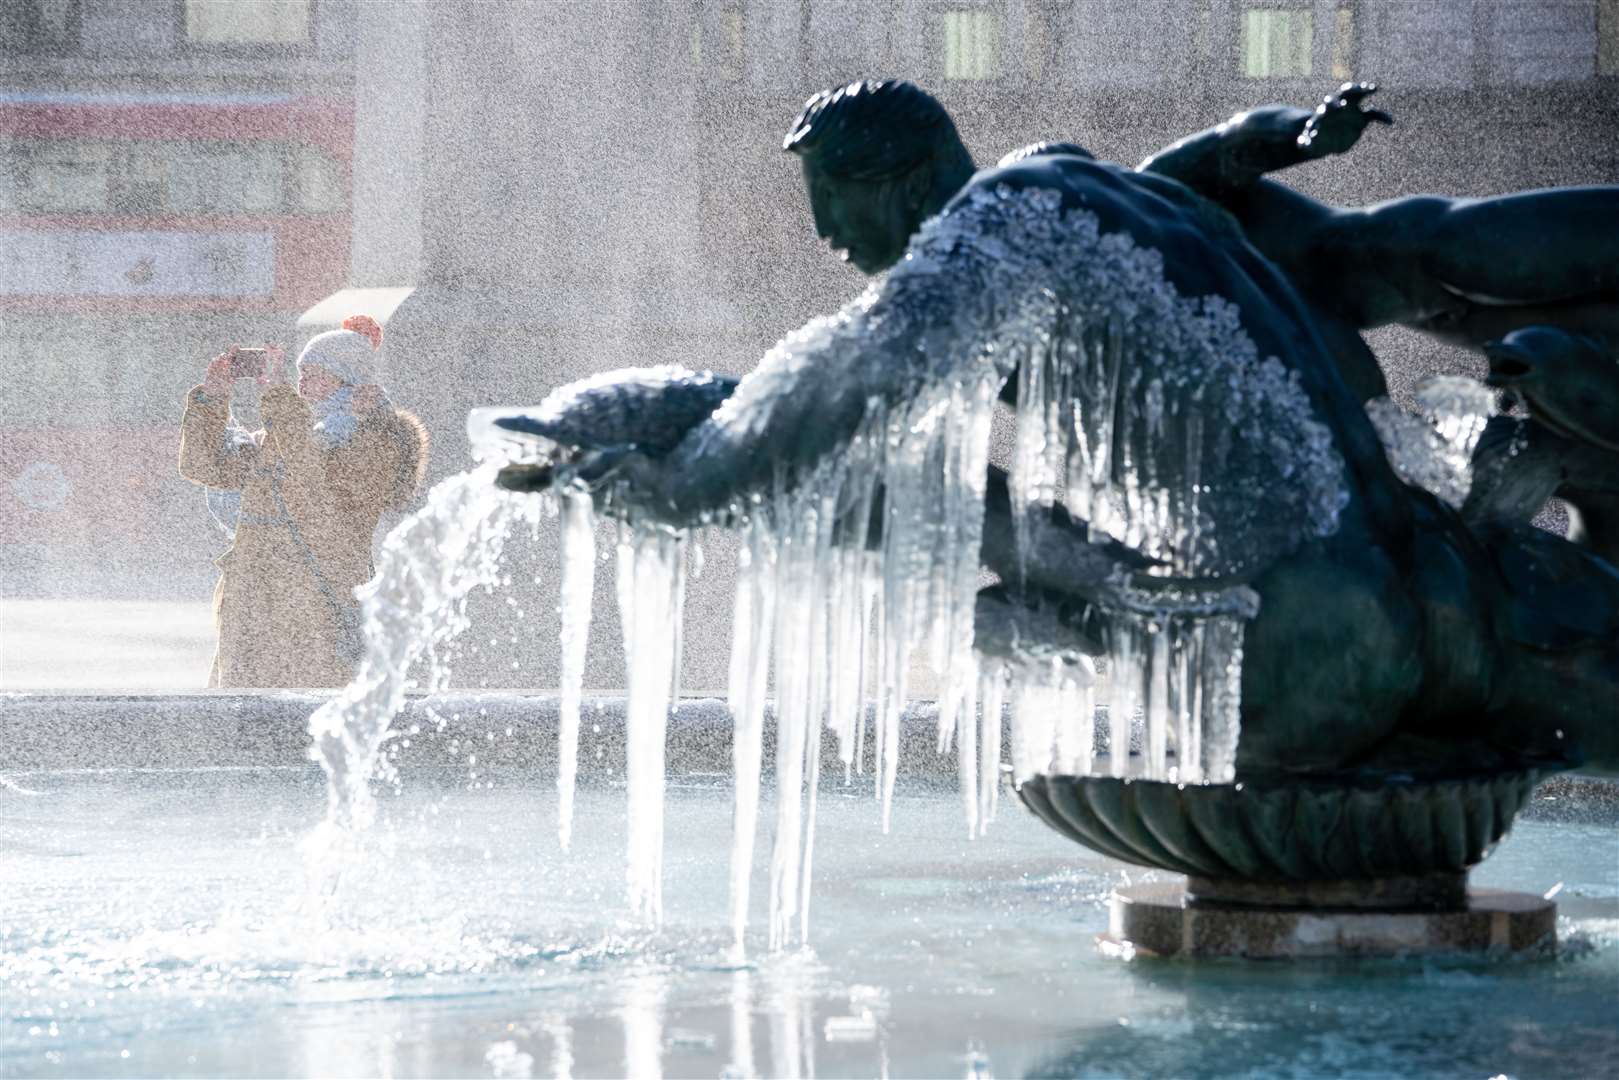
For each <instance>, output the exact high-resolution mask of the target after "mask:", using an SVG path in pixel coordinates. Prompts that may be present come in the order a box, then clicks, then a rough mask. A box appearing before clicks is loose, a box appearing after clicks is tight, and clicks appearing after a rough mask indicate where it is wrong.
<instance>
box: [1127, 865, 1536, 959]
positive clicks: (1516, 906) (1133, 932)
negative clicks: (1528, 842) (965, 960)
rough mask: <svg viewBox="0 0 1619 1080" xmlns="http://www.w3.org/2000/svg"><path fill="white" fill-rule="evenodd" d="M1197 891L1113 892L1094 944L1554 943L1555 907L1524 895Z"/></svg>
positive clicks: (1383, 950) (1178, 887) (1408, 951)
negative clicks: (1402, 899) (1454, 899)
mask: <svg viewBox="0 0 1619 1080" xmlns="http://www.w3.org/2000/svg"><path fill="white" fill-rule="evenodd" d="M1206 895H1207V894H1206V893H1204V894H1202V895H1199V894H1194V893H1189V892H1188V890H1187V886H1186V884H1185V883H1184V882H1182V881H1173V882H1155V883H1152V884H1147V885H1135V886H1130V887H1127V888H1122V889H1119V890H1118V891H1117V892H1115V893H1114V894H1113V901H1112V913H1111V917H1110V919H1109V924H1108V933H1107V934H1106V935H1105V936H1104V937H1103V938H1102V939H1101V944H1102V946H1103V948H1104V949H1107V950H1110V951H1119V952H1121V953H1125V954H1145V955H1153V956H1178V957H1188V958H1196V957H1215V956H1232V957H1245V958H1248V959H1265V960H1269V959H1277V960H1279V959H1294V958H1301V957H1330V956H1403V955H1420V954H1459V953H1485V954H1490V953H1499V954H1519V953H1546V954H1549V953H1551V952H1553V951H1554V950H1555V949H1556V945H1557V905H1556V904H1554V903H1553V902H1552V901H1550V900H1546V899H1543V898H1541V897H1539V896H1532V895H1530V894H1528V893H1515V892H1503V891H1500V890H1496V889H1479V888H1470V889H1467V890H1466V893H1465V897H1464V898H1463V899H1462V901H1461V903H1460V904H1458V905H1457V906H1454V907H1447V908H1446V909H1443V910H1435V909H1434V907H1433V906H1432V905H1431V904H1421V903H1419V904H1418V905H1416V906H1414V907H1411V908H1400V907H1388V906H1382V905H1373V906H1366V905H1357V906H1352V907H1351V906H1335V905H1333V906H1328V905H1317V904H1311V903H1308V901H1307V902H1306V903H1303V904H1300V903H1297V902H1296V900H1295V902H1292V903H1286V904H1270V903H1239V902H1234V901H1232V900H1230V899H1217V900H1214V899H1205V898H1204V896H1206ZM1256 898H1257V897H1256Z"/></svg>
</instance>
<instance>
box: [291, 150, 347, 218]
mask: <svg viewBox="0 0 1619 1080" xmlns="http://www.w3.org/2000/svg"><path fill="white" fill-rule="evenodd" d="M293 168H294V169H295V170H297V188H298V209H299V210H301V211H303V212H304V213H306V214H331V213H335V212H336V211H338V210H341V209H343V178H342V174H341V172H340V171H339V169H338V166H337V162H335V161H333V160H332V159H331V158H330V157H328V156H327V155H326V154H324V153H322V152H321V151H319V150H316V149H315V148H314V147H312V146H300V147H298V149H297V152H296V154H295V155H294V157H293Z"/></svg>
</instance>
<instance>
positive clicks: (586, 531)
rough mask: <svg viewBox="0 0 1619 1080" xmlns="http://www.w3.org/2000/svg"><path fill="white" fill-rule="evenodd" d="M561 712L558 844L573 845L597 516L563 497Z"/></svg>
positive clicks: (580, 499) (586, 504) (581, 502)
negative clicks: (574, 799)
mask: <svg viewBox="0 0 1619 1080" xmlns="http://www.w3.org/2000/svg"><path fill="white" fill-rule="evenodd" d="M561 525H562V599H561V603H560V605H559V609H558V610H559V611H560V614H561V619H562V708H561V718H560V722H559V724H558V729H557V839H558V841H559V842H560V843H561V844H562V850H563V851H567V850H568V846H569V844H570V843H571V841H572V839H573V795H574V785H575V782H576V780H577V778H578V774H579V705H580V698H581V697H582V694H583V688H584V679H585V647H586V644H587V642H588V639H589V633H590V618H591V611H590V606H591V597H592V593H593V590H594V588H595V578H596V515H595V510H594V508H593V506H592V504H591V498H590V496H589V495H586V494H580V493H569V494H567V495H564V496H562V521H561Z"/></svg>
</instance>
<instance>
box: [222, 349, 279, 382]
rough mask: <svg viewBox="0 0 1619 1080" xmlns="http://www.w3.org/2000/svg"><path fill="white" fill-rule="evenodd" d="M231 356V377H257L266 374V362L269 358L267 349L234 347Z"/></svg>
mask: <svg viewBox="0 0 1619 1080" xmlns="http://www.w3.org/2000/svg"><path fill="white" fill-rule="evenodd" d="M229 356H230V377H231V378H232V379H257V378H260V377H262V376H263V375H264V366H265V362H266V361H267V360H268V359H269V351H268V350H267V349H245V348H239V347H238V348H233V349H232V350H231V352H230V353H229Z"/></svg>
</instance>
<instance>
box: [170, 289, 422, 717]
mask: <svg viewBox="0 0 1619 1080" xmlns="http://www.w3.org/2000/svg"><path fill="white" fill-rule="evenodd" d="M381 345H382V328H381V327H380V326H378V325H377V323H376V322H375V321H374V320H372V319H371V318H369V317H367V316H364V315H357V316H350V317H349V318H347V319H345V320H343V328H342V329H340V330H333V331H330V332H328V333H324V334H320V335H317V336H316V337H315V338H313V339H311V340H310V342H309V344H308V345H306V346H305V347H304V350H303V352H302V353H301V354H299V357H298V362H297V373H298V382H297V385H296V387H293V386H289V385H287V383H286V370H285V369H286V365H285V359H284V357H283V355H282V353H281V352H280V350H279V349H274V348H271V349H259V350H255V349H243V348H241V347H239V346H236V345H232V346H231V347H230V348H229V349H228V350H226V351H225V353H223V354H222V355H220V356H218V357H216V358H215V359H214V360H213V361H212V362H211V363H210V364H209V365H208V368H207V372H206V374H205V376H204V378H203V381H202V383H201V385H199V386H195V387H193V388H192V389H191V391H190V392H189V393H188V394H187V396H186V408H185V416H184V418H183V419H182V420H181V425H180V427H181V430H180V475H181V476H183V477H185V478H186V479H187V480H190V481H192V482H193V483H196V484H202V485H205V486H207V487H209V488H212V489H215V490H220V491H235V492H240V501H239V509H238V511H237V520H236V523H235V533H234V537H233V541H232V543H231V546H230V549H229V550H227V551H226V552H225V553H224V554H223V555H221V556H220V557H219V558H218V559H217V560H216V561H215V562H216V565H217V566H218V567H219V570H220V574H219V582H218V585H217V586H216V587H215V590H214V621H215V626H216V629H217V631H218V648H217V650H216V652H215V654H214V660H213V667H212V671H211V672H210V676H209V680H208V684H209V686H211V687H220V688H248V687H280V688H286V687H333V686H342V685H344V684H345V683H347V682H348V680H349V679H350V677H351V676H352V674H353V671H354V666H355V664H356V663H357V662H358V660H359V658H360V655H361V651H362V649H363V647H364V641H363V637H362V635H361V632H360V610H359V604H358V602H357V601H356V599H355V597H354V589H355V587H356V586H358V585H361V584H363V583H364V582H366V581H367V580H369V579H370V577H371V574H372V565H371V544H372V538H373V536H374V534H375V532H376V528H377V524H378V522H379V521H380V520H381V518H382V516H383V514H385V513H387V512H389V511H392V510H400V509H403V508H404V506H405V505H406V504H407V503H408V502H409V500H410V498H411V496H412V495H413V494H414V493H415V492H416V489H417V488H418V487H419V486H420V484H421V481H422V477H423V476H424V475H425V473H426V469H427V451H428V440H427V431H426V429H425V428H424V427H423V426H422V423H421V421H420V420H418V419H417V418H416V417H415V416H414V415H412V414H411V413H408V412H406V411H404V410H402V409H397V408H395V407H394V405H393V403H392V402H391V401H390V400H389V399H388V395H387V392H386V391H385V390H384V389H383V387H382V385H381V383H380V381H379V376H378V370H379V365H378V362H377V361H378V359H379V351H380V348H381ZM244 379H251V380H253V381H255V382H256V383H257V384H258V386H259V388H260V393H259V413H260V416H261V418H262V421H263V424H264V426H263V428H261V429H260V430H258V431H253V432H249V431H247V430H246V429H245V428H243V427H242V426H241V425H240V424H238V423H237V422H236V420H235V418H234V417H233V416H232V414H231V409H230V396H231V390H232V387H233V385H234V384H235V383H236V382H237V381H239V380H244Z"/></svg>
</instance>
